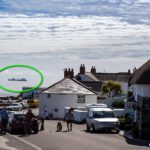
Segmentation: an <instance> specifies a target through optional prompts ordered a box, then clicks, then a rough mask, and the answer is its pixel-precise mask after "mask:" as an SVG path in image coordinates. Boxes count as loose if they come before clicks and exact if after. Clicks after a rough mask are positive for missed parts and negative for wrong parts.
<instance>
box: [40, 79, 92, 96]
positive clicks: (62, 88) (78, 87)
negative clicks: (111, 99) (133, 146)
mask: <svg viewBox="0 0 150 150" xmlns="http://www.w3.org/2000/svg"><path fill="white" fill-rule="evenodd" d="M41 93H58V94H85V95H91V94H92V95H93V94H95V93H94V92H93V91H92V90H90V89H88V88H87V87H86V86H85V85H83V84H82V83H80V82H78V81H77V80H75V79H71V78H64V79H62V80H61V81H59V82H57V83H55V84H53V85H52V86H50V87H48V88H46V89H45V90H44V91H42V92H41Z"/></svg>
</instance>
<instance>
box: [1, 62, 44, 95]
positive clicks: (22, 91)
mask: <svg viewBox="0 0 150 150" xmlns="http://www.w3.org/2000/svg"><path fill="white" fill-rule="evenodd" d="M10 68H28V69H31V70H34V71H35V72H37V74H39V75H40V82H38V83H37V84H36V85H35V86H34V87H32V88H29V89H26V90H12V89H9V88H6V87H4V86H2V85H0V89H2V90H4V91H7V92H11V93H26V92H30V91H34V90H35V89H37V88H39V87H40V86H41V85H42V84H43V81H44V76H43V74H42V73H41V72H40V71H39V70H38V69H36V68H35V67H33V66H28V65H24V64H14V65H9V66H6V67H4V68H1V69H0V73H2V72H3V71H5V70H7V69H10Z"/></svg>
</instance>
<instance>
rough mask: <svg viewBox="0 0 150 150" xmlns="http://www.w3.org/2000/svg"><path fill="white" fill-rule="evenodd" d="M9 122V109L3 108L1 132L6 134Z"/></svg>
mask: <svg viewBox="0 0 150 150" xmlns="http://www.w3.org/2000/svg"><path fill="white" fill-rule="evenodd" d="M7 124H8V113H7V109H6V108H3V109H2V111H1V131H0V132H1V134H6V127H7Z"/></svg>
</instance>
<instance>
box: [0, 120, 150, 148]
mask: <svg viewBox="0 0 150 150" xmlns="http://www.w3.org/2000/svg"><path fill="white" fill-rule="evenodd" d="M57 122H58V121H54V120H53V121H52V120H46V122H45V130H44V131H39V133H38V134H32V135H30V136H22V135H8V134H7V135H6V136H0V150H150V148H149V147H148V143H147V142H140V143H139V142H136V141H132V140H126V139H125V138H124V137H122V136H121V135H118V134H114V133H87V132H86V130H85V129H86V127H85V125H73V131H72V132H67V127H66V123H65V122H62V124H63V131H62V132H56V124H57ZM1 139H3V140H1ZM2 143H3V144H2Z"/></svg>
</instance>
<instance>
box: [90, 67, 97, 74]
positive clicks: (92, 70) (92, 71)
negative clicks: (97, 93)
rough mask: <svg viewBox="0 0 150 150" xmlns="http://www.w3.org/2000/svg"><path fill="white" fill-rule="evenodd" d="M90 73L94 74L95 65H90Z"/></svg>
mask: <svg viewBox="0 0 150 150" xmlns="http://www.w3.org/2000/svg"><path fill="white" fill-rule="evenodd" d="M91 73H92V74H95V73H96V68H95V66H92V68H91Z"/></svg>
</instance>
